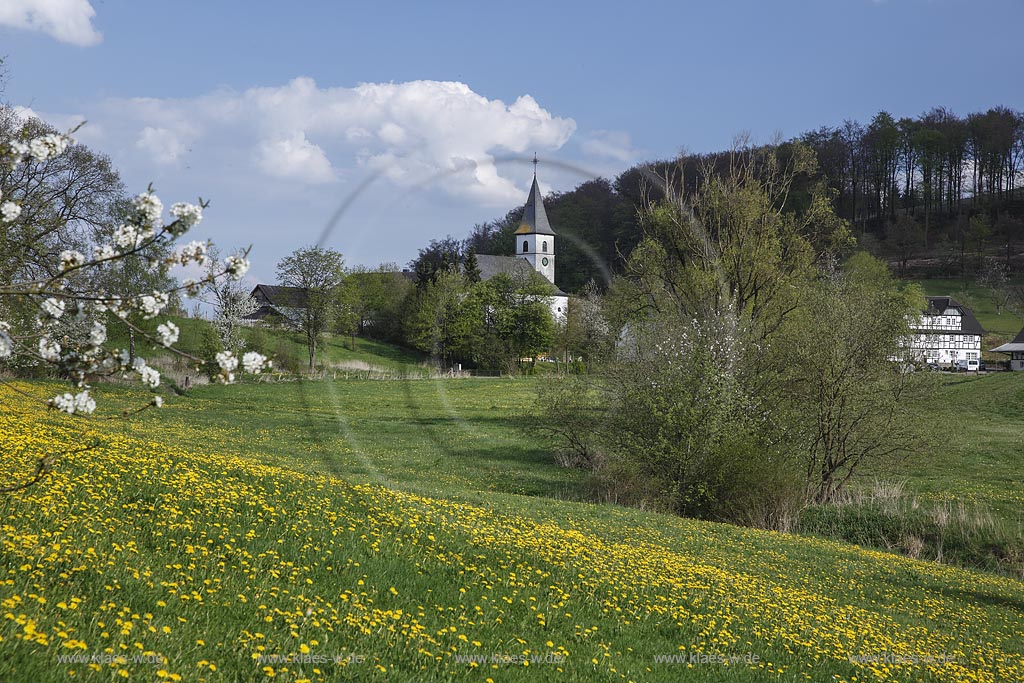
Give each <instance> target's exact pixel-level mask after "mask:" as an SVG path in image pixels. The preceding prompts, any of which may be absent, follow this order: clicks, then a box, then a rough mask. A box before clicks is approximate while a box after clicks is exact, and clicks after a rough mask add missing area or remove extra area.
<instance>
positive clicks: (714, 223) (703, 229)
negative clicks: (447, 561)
mask: <svg viewBox="0 0 1024 683" xmlns="http://www.w3.org/2000/svg"><path fill="white" fill-rule="evenodd" d="M814 168H815V163H814V156H813V152H812V151H810V149H809V148H806V147H803V146H801V145H796V146H794V147H793V149H792V154H791V156H790V158H789V160H788V162H787V163H786V164H785V165H783V164H782V163H780V161H779V158H778V156H777V154H776V150H775V149H774V148H761V149H753V148H749V147H738V148H737V149H735V150H734V151H733V153H732V155H731V157H730V160H729V165H728V167H727V168H726V169H725V170H724V171H723V172H718V171H715V170H714V169H712V168H710V167H707V168H705V171H704V179H703V180H702V182H701V183H700V184H699V186H698V187H697V188H696V191H695V192H693V193H691V194H690V195H689V196H686V195H680V194H676V193H675V192H674V191H673V190H671V187H672V182H671V179H667V180H666V181H665V183H664V184H665V186H666V187H667V188H670V198H669V199H668V200H666V201H662V202H657V203H652V204H650V205H649V206H647V207H646V208H645V212H644V217H643V227H644V233H645V239H644V241H642V242H641V244H640V245H639V246H638V247H637V249H636V250H634V252H633V255H632V256H631V258H630V261H629V264H628V265H627V270H626V273H627V276H628V277H629V278H630V279H631V280H632V281H633V282H634V283H635V286H636V289H637V291H636V295H635V296H634V297H633V298H634V299H635V300H636V301H637V303H638V306H640V307H645V308H649V309H651V310H653V311H657V312H660V313H663V314H668V313H671V315H672V316H673V317H674V318H676V319H680V320H688V319H693V318H696V319H698V320H704V319H707V318H708V317H709V316H711V315H712V314H713V313H715V312H716V311H721V310H723V308H724V307H725V306H727V305H734V306H735V307H736V310H737V312H738V313H739V314H740V315H743V316H749V318H750V320H751V322H752V324H753V326H754V327H755V328H756V329H757V330H758V333H759V334H761V335H762V336H767V335H769V334H770V333H771V332H772V331H773V330H774V329H776V328H777V327H778V326H780V325H781V324H782V322H783V321H784V319H785V317H786V315H788V313H789V312H790V311H792V310H793V309H794V308H795V306H796V303H797V302H796V300H795V299H794V297H793V294H794V292H797V291H799V289H800V288H801V286H802V284H803V283H804V282H805V281H807V280H808V279H809V278H811V277H813V275H814V272H815V270H814V268H815V264H816V263H817V262H820V261H821V260H823V259H824V260H827V259H829V258H832V257H833V256H834V255H835V254H837V253H839V252H840V251H841V250H842V249H844V248H846V247H847V246H848V245H849V241H850V237H849V232H848V230H847V228H846V224H845V222H844V221H842V220H840V219H839V218H838V217H837V216H836V215H835V212H834V211H833V209H832V207H831V204H830V202H829V195H828V192H827V189H826V188H825V187H824V185H823V184H817V185H815V186H812V189H811V194H810V198H809V200H808V201H807V203H806V205H805V206H803V207H799V208H794V207H790V206H789V205H788V204H787V201H788V199H789V197H790V193H791V190H792V189H793V186H794V181H795V180H796V178H797V177H798V176H799V175H801V174H809V173H811V172H813V171H814Z"/></svg>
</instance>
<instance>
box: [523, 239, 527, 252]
mask: <svg viewBox="0 0 1024 683" xmlns="http://www.w3.org/2000/svg"><path fill="white" fill-rule="evenodd" d="M526 247H527V242H526V240H523V253H524V254H525V253H526Z"/></svg>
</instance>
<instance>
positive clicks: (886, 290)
mask: <svg viewBox="0 0 1024 683" xmlns="http://www.w3.org/2000/svg"><path fill="white" fill-rule="evenodd" d="M924 307H925V306H924V298H923V295H922V294H921V290H920V289H919V288H917V287H915V286H906V287H904V286H901V285H900V284H899V283H897V282H896V281H895V280H894V279H893V278H892V276H891V275H890V274H889V270H888V268H887V267H886V266H885V264H883V263H882V262H880V261H878V260H877V259H874V258H873V257H871V256H868V255H867V254H864V253H859V254H857V255H855V256H854V257H852V258H851V259H850V260H849V261H848V262H847V263H846V264H844V267H843V269H842V270H841V271H836V272H834V273H830V274H827V275H826V276H825V277H822V278H821V279H819V280H818V281H817V282H815V283H814V284H813V285H811V287H810V288H809V289H808V291H807V292H806V294H805V296H804V297H803V301H802V304H801V306H800V309H799V310H798V311H797V312H796V314H795V315H793V316H792V319H791V320H790V323H789V324H788V325H787V326H786V327H785V328H784V329H783V330H781V332H780V334H779V335H778V338H777V340H776V342H775V346H776V348H777V350H778V355H779V367H780V369H781V370H782V382H783V384H782V389H783V393H782V398H783V400H784V401H785V405H786V408H787V409H788V410H790V411H791V412H792V416H793V418H792V425H791V428H790V434H791V438H793V439H794V440H795V442H796V443H799V446H800V449H801V451H802V453H803V458H802V460H803V468H804V471H805V473H806V486H807V494H806V495H807V498H808V499H809V500H813V501H815V502H818V503H820V502H824V501H827V500H830V499H832V498H833V497H834V496H835V495H836V494H837V493H838V491H839V490H841V489H842V487H843V486H844V485H845V484H846V483H847V482H848V481H849V480H850V478H851V477H853V476H854V475H855V474H856V473H857V472H858V470H859V469H860V468H861V467H862V466H863V464H864V461H865V460H869V461H870V460H883V461H885V460H894V459H898V458H900V457H905V456H906V455H908V454H910V453H912V452H914V451H915V450H917V449H919V448H921V447H922V445H923V444H924V443H925V438H926V436H927V434H928V433H929V432H928V430H927V429H926V428H925V426H926V425H927V422H926V415H924V414H923V413H922V411H921V406H922V399H923V398H924V397H925V396H926V395H927V394H928V393H929V392H930V391H931V389H932V388H933V386H932V385H933V376H932V375H929V374H928V373H915V372H913V371H912V365H911V363H912V359H909V358H905V357H904V355H905V354H903V353H902V352H901V344H902V342H903V340H905V339H906V338H907V337H908V335H909V332H910V321H911V320H913V319H914V316H915V315H917V314H918V312H919V311H921V310H923V309H924ZM798 435H799V436H798Z"/></svg>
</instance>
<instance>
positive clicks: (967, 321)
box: [918, 296, 985, 335]
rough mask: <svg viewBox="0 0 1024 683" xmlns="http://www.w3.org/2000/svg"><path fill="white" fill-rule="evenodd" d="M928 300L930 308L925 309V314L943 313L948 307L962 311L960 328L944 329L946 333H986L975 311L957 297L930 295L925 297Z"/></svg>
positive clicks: (928, 330) (925, 330)
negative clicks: (961, 302)
mask: <svg viewBox="0 0 1024 683" xmlns="http://www.w3.org/2000/svg"><path fill="white" fill-rule="evenodd" d="M925 298H926V299H927V300H928V308H927V309H925V311H924V314H925V315H942V312H943V311H945V310H946V309H947V308H955V309H957V311H959V312H960V329H959V330H942V332H943V333H944V334H950V333H953V334H955V333H957V332H959V333H960V334H977V335H983V334H985V328H983V327H982V326H981V323H980V322H978V319H977V318H975V317H974V312H973V311H971V309H969V308H967V307H966V306H964V305H962V304H960V303H959V302H958V301H957V300H956V299H954V298H953V297H951V296H929V297H925ZM918 331H919V332H928V333H932V332H935V330H930V329H921V330H918Z"/></svg>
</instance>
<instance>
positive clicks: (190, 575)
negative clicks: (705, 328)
mask: <svg viewBox="0 0 1024 683" xmlns="http://www.w3.org/2000/svg"><path fill="white" fill-rule="evenodd" d="M439 384H443V385H444V387H445V389H444V392H446V395H447V396H448V397H449V399H450V400H449V402H448V407H447V408H446V407H445V406H444V405H443V403H442V402H440V401H437V400H436V397H437V396H438V391H439V389H438V385H439ZM315 386H319V387H320V389H317V391H323V392H328V391H333V392H340V393H339V394H338V395H340V394H343V393H344V392H346V391H356V392H358V391H370V390H374V391H378V392H381V393H383V394H387V392H392V393H391V395H390V399H387V400H391V401H393V402H394V403H395V404H396V407H398V406H400V405H404V406H405V407H406V408H408V406H410V405H416V406H418V408H417V410H416V413H417V414H416V415H411V414H409V413H408V412H407V413H406V414H405V417H406V418H407V419H408V420H410V421H415V420H420V421H429V420H433V421H435V422H436V423H437V424H444V423H445V421H446V419H447V415H448V412H449V411H450V410H453V409H455V408H457V406H458V405H459V403H460V401H462V400H467V399H465V398H464V397H460V392H463V391H464V392H466V393H467V395H468V396H470V397H471V399H472V400H473V401H474V402H475V403H477V404H479V403H480V398H481V395H484V394H489V395H491V396H492V397H493V399H494V403H492V404H491V405H488V406H486V409H490V408H491V407H493V406H497V405H498V404H499V402H500V401H501V400H502V399H501V397H502V396H505V397H506V400H507V396H509V395H510V394H511V395H512V396H514V395H515V392H516V391H517V389H516V387H515V383H509V382H501V383H498V382H495V383H491V384H487V383H486V382H476V383H472V382H470V383H466V384H464V385H461V387H463V388H460V385H459V383H452V382H449V383H447V384H444V383H443V382H441V383H439V382H434V381H420V382H350V383H319V384H317V385H314V384H306V385H305V386H304V388H303V389H302V390H301V391H305V392H310V391H313V390H314V389H313V387H315ZM19 388H21V389H23V390H25V391H29V392H35V393H40V395H46V391H48V390H49V387H42V388H41V387H39V386H37V385H31V384H24V385H19ZM286 390H288V391H292V392H298V391H300V390H299V388H298V386H297V385H296V386H294V387H292V388H290V389H288V388H281V387H276V388H275V387H265V386H262V385H261V386H252V385H249V386H245V387H240V388H237V392H238V395H239V396H240V397H241V396H245V397H247V398H245V399H241V398H240V399H239V400H240V401H241V402H242V403H243V404H245V405H259V403H260V402H259V400H257V399H255V398H254V397H258V396H259V395H260V392H269V395H280V394H281V393H282V392H284V391H286ZM2 391H3V395H2V396H0V400H2V403H3V406H4V410H3V413H2V415H0V442H2V444H3V447H4V449H5V451H7V452H8V454H9V456H12V457H8V458H7V459H5V466H9V463H21V465H26V464H27V463H30V462H31V457H32V456H33V455H35V454H38V453H42V452H47V451H50V452H59V451H64V450H66V449H68V447H69V445H71V446H75V445H76V444H90V443H95V444H96V447H95V448H93V449H91V450H88V451H84V452H80V453H74V454H71V455H69V456H67V457H66V459H65V460H64V461H63V462H62V464H61V465H60V467H58V468H57V471H56V472H55V473H54V474H53V475H52V476H51V477H49V478H47V479H46V480H45V481H44V482H43V483H42V484H41V485H39V486H36V487H34V488H30V489H28V490H26V491H24V492H22V493H19V494H15V495H12V496H9V497H7V498H5V499H3V500H2V502H0V510H2V512H0V517H2V520H3V521H2V536H0V572H2V573H0V653H2V656H0V679H3V680H26V681H28V680H32V681H36V680H38V681H46V680H65V679H73V680H90V681H93V680H95V681H109V680H122V679H129V680H146V681H154V680H171V681H177V680H183V681H259V680H283V681H318V680H324V681H327V680H382V681H385V680H423V681H448V680H469V681H508V680H512V681H516V680H578V681H652V680H653V681H658V680H665V681H678V680H685V679H687V678H690V677H694V676H699V677H700V678H702V679H709V680H780V681H794V680H810V681H822V680H836V681H874V680H908V681H917V680H935V681H1011V680H1021V679H1022V678H1024V654H1022V653H1024V637H1022V634H1024V587H1022V585H1021V584H1020V583H1019V582H1017V581H1014V580H1013V579H1009V578H1004V577H997V576H994V575H988V574H983V573H977V572H971V571H966V570H960V569H955V568H951V567H947V566H942V565H937V564H932V563H925V562H917V561H913V560H910V559H905V558H901V557H897V556H893V555H889V554H885V553H880V552H874V551H867V550H862V549H858V548H856V547H853V546H848V545H843V544H839V543H834V542H829V541H823V540H817V539H802V538H798V537H793V536H787V535H782V534H777V533H768V532H760V531H755V530H750V529H744V528H738V527H732V526H726V525H719V524H711V523H700V522H694V521H688V520H683V519H677V518H673V517H669V516H664V515H658V514H653V513H644V512H641V511H635V510H625V509H620V508H615V507H610V506H600V507H599V506H592V505H586V504H582V503H573V502H568V501H556V500H553V499H542V498H531V497H526V496H520V495H515V494H512V493H503V492H500V491H501V487H498V489H499V492H494V493H489V492H487V489H488V488H489V487H488V485H487V482H485V481H483V480H482V479H477V483H478V484H479V485H478V487H477V490H476V491H475V492H474V491H473V490H472V487H471V486H470V485H469V484H468V479H462V480H460V479H459V478H457V477H456V478H455V479H454V481H453V482H452V483H449V484H445V483H444V482H441V483H439V484H438V485H437V487H436V488H437V491H442V490H443V489H444V488H445V486H449V487H450V488H451V489H452V490H453V494H452V496H449V497H445V496H442V495H440V494H439V493H435V494H433V495H425V494H423V493H422V492H418V491H416V490H414V489H422V488H423V487H422V486H420V487H415V486H408V487H404V488H403V487H400V486H399V487H394V485H392V486H391V487H389V486H384V485H380V484H375V483H371V482H370V481H369V480H370V479H371V478H372V477H371V476H370V474H364V475H363V476H357V475H353V476H348V475H346V474H344V472H341V471H335V472H332V471H331V470H332V469H338V468H331V467H327V468H325V467H324V466H323V463H324V462H330V461H329V460H321V461H320V462H319V463H316V462H314V461H313V460H312V459H310V460H308V461H306V462H304V461H303V460H302V458H301V457H300V455H299V454H298V452H299V451H303V450H305V451H308V453H310V454H311V453H312V452H313V451H315V450H316V449H317V448H318V447H320V446H323V445H324V444H321V445H320V446H317V444H315V443H312V442H310V443H307V444H299V445H298V446H296V447H295V448H293V450H292V451H289V450H288V449H287V448H280V449H277V448H275V446H277V445H278V444H281V443H283V442H286V441H287V442H295V441H296V438H295V432H296V431H297V426H296V425H295V424H291V425H290V424H289V423H288V417H287V416H288V414H289V412H288V411H287V410H282V411H280V412H276V411H273V410H264V411H263V412H262V413H259V414H257V412H256V411H254V410H253V411H250V410H239V411H237V412H235V413H234V414H233V415H232V417H233V418H234V419H235V420H236V424H235V425H234V426H230V425H228V424H222V425H220V426H217V425H215V424H214V420H213V418H212V417H211V416H209V415H208V416H207V420H206V422H205V423H204V421H203V420H202V419H198V418H197V416H196V412H197V411H200V410H202V408H203V400H202V393H201V392H200V393H198V394H197V395H196V397H194V398H191V397H186V398H176V399H174V400H173V401H168V407H166V408H165V409H164V412H161V413H158V414H155V415H145V416H143V417H141V418H139V419H138V420H136V421H129V422H125V421H121V420H112V421H97V420H89V421H81V420H73V419H69V418H67V417H66V416H65V417H63V418H61V417H60V416H57V415H55V414H54V413H41V412H39V411H38V410H37V409H36V408H35V407H34V406H31V405H30V404H29V402H28V401H27V399H24V398H22V397H20V396H18V395H16V394H14V393H13V392H12V391H10V390H9V389H7V388H4V389H3V390H2ZM111 391H114V392H115V393H116V391H121V390H111ZM206 391H209V392H214V393H215V394H216V396H217V397H218V400H219V401H222V402H223V401H224V400H225V398H224V397H225V396H229V393H228V392H227V390H226V389H224V388H217V387H211V388H209V389H206ZM399 391H400V392H401V393H402V394H404V395H405V397H406V399H407V400H406V401H405V402H403V401H402V400H401V398H400V396H399V395H398V392H399ZM216 392H225V393H223V394H221V393H216ZM124 393H125V395H126V396H127V394H128V392H127V390H124ZM416 393H419V394H420V397H421V398H422V399H423V400H422V401H411V402H410V401H409V400H408V399H409V397H410V396H411V395H412V394H416ZM336 398H337V396H336ZM107 399H108V400H111V401H115V402H116V399H117V397H116V396H113V397H107ZM382 400H383V399H382ZM227 402H228V403H229V404H230V399H228V400H227ZM246 402H248V403H246ZM431 405H433V406H435V407H434V409H433V412H432V413H431V412H429V409H428V406H431ZM313 412H314V415H313V418H311V419H316V418H317V416H316V415H315V411H313ZM397 412H400V411H396V413H397ZM410 412H411V411H410ZM496 412H502V411H501V410H498V411H496ZM228 414H229V415H230V410H229V409H228ZM319 417H320V418H323V419H326V418H327V417H330V416H329V415H321V416H319ZM477 421H478V422H480V423H481V424H485V423H484V421H483V420H477ZM495 424H497V425H499V426H494V425H492V426H489V427H488V426H484V427H481V428H480V429H481V430H482V431H480V432H478V433H474V432H473V431H472V430H469V431H467V430H466V426H465V425H462V426H461V427H460V426H459V425H458V424H455V425H453V426H451V429H452V430H453V431H451V432H445V431H443V429H442V428H441V427H437V428H435V429H434V432H433V433H434V435H435V436H439V437H444V439H447V438H448V436H452V435H454V434H458V433H464V434H465V437H464V438H465V440H466V442H467V443H468V444H469V445H468V446H467V445H463V446H459V445H458V444H453V445H452V446H451V447H448V446H445V445H444V444H443V440H444V439H441V438H439V439H438V442H437V443H436V444H435V448H434V450H433V452H432V453H430V454H429V455H428V456H427V457H431V458H433V459H434V461H435V462H436V463H438V464H437V465H436V466H435V467H434V470H435V471H437V472H439V473H444V472H447V471H449V470H452V469H456V470H462V471H463V472H464V473H465V472H470V473H472V472H474V471H475V472H477V473H478V474H480V476H484V475H483V474H481V473H486V472H491V476H492V477H495V478H498V477H504V478H509V477H510V476H511V475H510V473H514V470H502V471H500V472H499V471H498V470H495V469H493V468H494V464H493V462H492V463H491V464H489V465H487V466H485V467H481V468H479V469H478V470H473V469H472V468H471V467H468V468H467V467H463V466H461V465H459V464H458V463H457V464H456V465H454V466H453V464H452V463H450V462H443V461H444V460H445V459H447V458H459V459H462V458H465V454H466V449H468V450H472V449H473V448H475V447H477V446H478V445H480V444H482V443H484V442H496V441H497V442H500V441H501V439H502V438H505V439H511V438H513V437H514V436H515V435H514V434H511V433H505V434H504V436H501V434H500V432H501V429H506V428H505V427H500V421H499V422H496V423H495ZM190 425H191V426H190ZM275 427H279V428H280V430H281V436H280V440H275V437H274V436H273V433H274V430H275ZM487 430H490V431H487ZM428 431H429V430H428ZM250 437H251V438H250ZM393 437H394V443H391V446H396V444H398V443H400V442H401V441H402V439H403V437H402V434H401V430H400V429H399V428H398V427H396V430H395V433H394V435H393ZM353 438H354V437H353V436H352V435H351V434H350V435H349V439H350V440H352V439H353ZM452 440H453V441H454V438H453V439H452ZM385 441H386V440H385ZM498 445H500V443H499V444H498ZM332 447H336V444H334V445H332ZM275 450H279V453H275V452H274V451H275ZM413 450H417V451H421V452H418V453H414V452H413ZM423 450H425V449H424V447H423V444H422V443H419V444H416V446H415V449H414V448H413V447H412V445H411V444H410V458H411V459H412V460H414V461H417V459H418V458H422V457H424V453H423V452H422V451H423ZM357 451H358V448H355V447H354V448H353V449H352V450H351V452H350V453H349V456H348V457H349V458H350V459H353V460H358V459H359V457H360V456H359V454H358V452H357ZM481 452H483V451H481ZM282 453H283V455H282ZM376 462H377V463H378V465H374V466H373V467H367V465H366V464H365V463H364V465H363V467H364V469H366V470H367V471H369V470H373V469H381V468H380V467H379V463H382V462H385V461H383V460H379V459H378V460H377V461H376ZM460 462H461V460H460ZM383 469H387V468H386V466H385V467H384V468H383ZM394 472H399V473H400V470H398V469H396V470H394ZM382 476H383V475H382ZM421 476H422V478H423V480H426V479H429V478H430V476H431V473H430V471H429V470H428V471H425V472H423V473H422V475H421ZM491 483H492V484H493V483H495V482H493V481H492V482H491ZM492 488H493V487H492Z"/></svg>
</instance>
